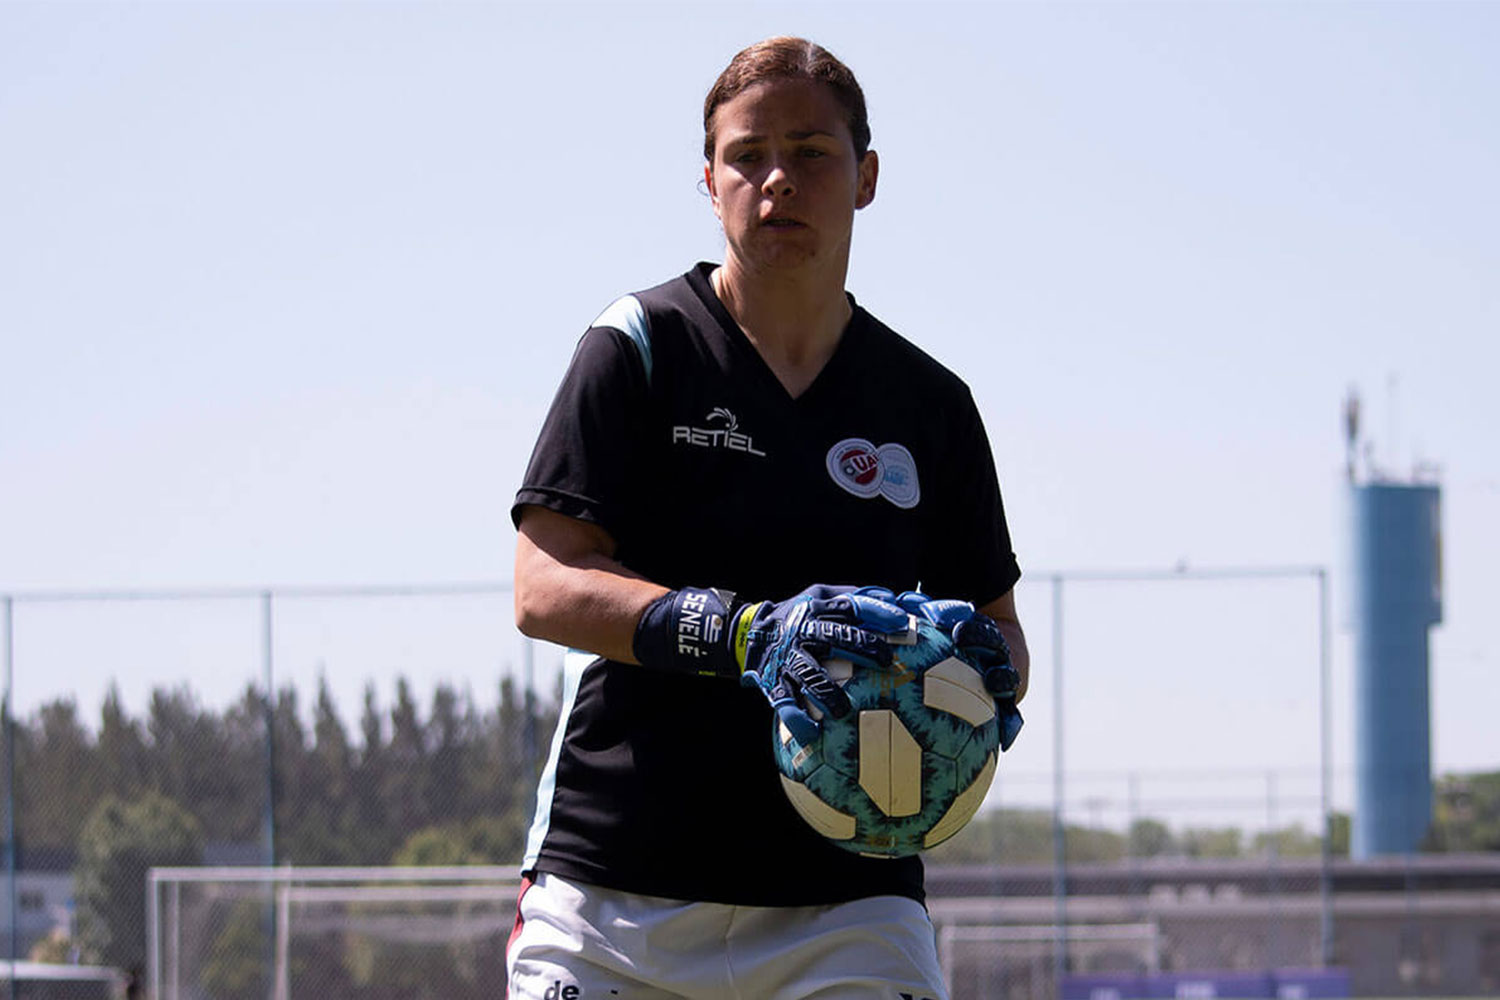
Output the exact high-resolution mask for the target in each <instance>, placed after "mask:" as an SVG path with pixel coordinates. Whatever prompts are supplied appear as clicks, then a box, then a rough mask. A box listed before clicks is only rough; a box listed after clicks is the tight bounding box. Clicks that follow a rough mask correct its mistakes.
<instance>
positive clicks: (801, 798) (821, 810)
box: [781, 775, 856, 840]
mask: <svg viewBox="0 0 1500 1000" xmlns="http://www.w3.org/2000/svg"><path fill="white" fill-rule="evenodd" d="M781 787H782V789H783V790H784V791H785V792H786V797H787V798H789V799H791V800H792V806H793V808H795V809H796V810H797V812H798V813H800V814H801V816H802V818H803V819H804V820H806V821H807V823H808V825H809V826H811V827H812V828H813V829H814V830H817V831H818V832H819V833H821V834H822V835H823V836H825V837H827V838H828V839H829V840H849V839H851V838H853V836H854V832H855V828H856V824H855V819H854V817H853V816H850V815H849V814H848V813H842V812H839V811H838V810H837V809H835V808H834V807H833V806H831V805H829V804H828V803H827V802H824V801H823V800H822V799H820V798H818V797H817V795H815V794H813V792H812V790H811V789H809V788H808V787H807V786H806V785H803V784H799V783H798V782H795V781H793V780H791V779H790V778H788V777H787V776H786V775H782V776H781Z"/></svg>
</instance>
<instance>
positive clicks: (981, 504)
mask: <svg viewBox="0 0 1500 1000" xmlns="http://www.w3.org/2000/svg"><path fill="white" fill-rule="evenodd" d="M956 402H957V405H956V406H955V409H954V412H953V422H954V428H953V429H954V433H953V434H952V435H951V436H950V437H949V439H948V440H949V442H950V443H951V447H950V448H948V449H946V454H945V455H944V457H943V460H942V461H941V462H940V463H939V466H938V476H937V479H938V485H939V488H938V489H937V490H936V491H935V497H936V499H937V503H936V504H934V505H933V508H932V509H931V510H929V511H928V516H929V522H928V525H929V526H928V529H927V537H928V539H929V543H928V546H927V551H926V552H924V553H923V557H922V559H923V565H922V570H921V572H922V589H923V590H924V591H925V592H926V593H929V594H932V595H934V596H937V597H952V598H960V599H963V600H967V601H970V602H972V603H973V604H974V605H975V606H976V607H982V606H984V605H986V604H988V603H989V602H991V601H993V600H994V599H995V598H997V597H1002V596H1004V595H1005V594H1006V593H1007V592H1008V591H1009V590H1010V589H1011V588H1012V587H1014V586H1015V585H1016V582H1017V581H1018V580H1020V579H1021V567H1020V564H1019V563H1018V562H1017V560H1016V554H1015V552H1014V550H1013V549H1012V546H1011V538H1010V527H1009V525H1008V524H1007V523H1006V520H1005V504H1004V502H1003V501H1002V500H1001V497H1000V483H999V478H998V476H997V475H996V472H995V459H994V455H993V454H991V452H990V442H989V436H988V435H987V434H986V433H985V430H984V421H983V420H982V419H981V418H980V416H979V409H978V408H977V407H976V406H975V405H974V399H973V396H972V395H971V394H970V393H969V391H968V388H967V387H964V388H963V389H962V396H961V399H959V400H957V401H956Z"/></svg>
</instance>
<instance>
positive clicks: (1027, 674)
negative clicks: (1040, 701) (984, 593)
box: [979, 591, 1031, 702]
mask: <svg viewBox="0 0 1500 1000" xmlns="http://www.w3.org/2000/svg"><path fill="white" fill-rule="evenodd" d="M979 610H980V612H981V613H983V614H986V615H989V616H990V617H991V618H993V619H994V620H995V624H996V625H998V626H1000V634H1001V635H1003V636H1005V645H1006V646H1007V647H1009V649H1010V665H1011V666H1012V667H1014V668H1015V670H1016V673H1017V674H1019V675H1020V678H1021V686H1020V687H1019V688H1017V689H1016V701H1017V702H1019V701H1020V700H1021V699H1022V698H1024V697H1026V688H1027V685H1028V683H1029V681H1030V678H1031V652H1030V650H1028V649H1027V647H1026V633H1025V631H1024V630H1023V629H1022V628H1021V619H1020V617H1019V616H1018V615H1017V614H1016V596H1015V591H1010V592H1009V593H1007V594H1006V595H1005V596H1003V597H1000V598H997V599H995V600H993V601H991V602H990V603H989V604H986V605H985V606H984V607H982V608H980V609H979Z"/></svg>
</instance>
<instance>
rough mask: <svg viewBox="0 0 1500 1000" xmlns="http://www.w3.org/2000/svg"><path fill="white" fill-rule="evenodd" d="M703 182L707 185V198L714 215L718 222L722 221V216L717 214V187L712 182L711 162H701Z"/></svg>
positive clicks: (712, 168) (712, 166)
mask: <svg viewBox="0 0 1500 1000" xmlns="http://www.w3.org/2000/svg"><path fill="white" fill-rule="evenodd" d="M703 183H704V184H705V185H707V186H708V200H709V203H710V204H712V205H713V207H714V216H715V217H716V218H718V220H719V221H720V222H723V221H724V217H723V216H722V215H719V188H718V186H717V185H716V184H714V165H713V164H712V163H705V164H703Z"/></svg>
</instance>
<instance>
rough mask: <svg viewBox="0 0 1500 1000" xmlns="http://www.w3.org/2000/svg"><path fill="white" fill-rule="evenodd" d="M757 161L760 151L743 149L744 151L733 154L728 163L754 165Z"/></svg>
mask: <svg viewBox="0 0 1500 1000" xmlns="http://www.w3.org/2000/svg"><path fill="white" fill-rule="evenodd" d="M758 159H760V150H758V149H745V150H741V151H740V152H738V153H736V154H734V159H733V160H731V161H730V162H731V163H754V162H755V161H756V160H758Z"/></svg>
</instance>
